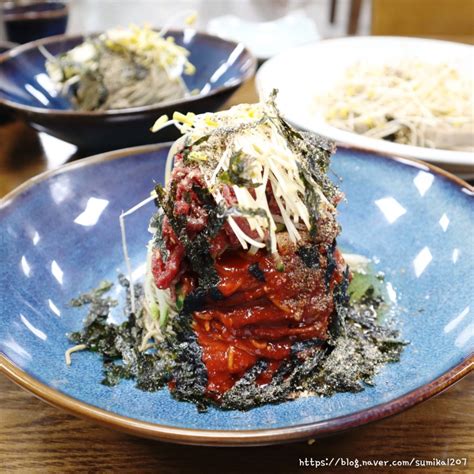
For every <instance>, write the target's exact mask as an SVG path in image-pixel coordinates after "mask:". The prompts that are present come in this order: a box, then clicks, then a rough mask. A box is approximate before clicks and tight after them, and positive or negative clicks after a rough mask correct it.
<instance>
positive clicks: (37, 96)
mask: <svg viewBox="0 0 474 474" xmlns="http://www.w3.org/2000/svg"><path fill="white" fill-rule="evenodd" d="M167 35H168V36H172V37H174V38H175V41H176V43H177V44H179V45H182V46H184V47H185V48H186V49H188V50H189V52H190V56H189V60H190V61H191V62H192V63H193V64H194V65H195V66H196V73H195V74H193V75H191V76H186V75H185V76H184V77H183V79H184V81H185V82H186V85H187V86H188V88H189V90H194V89H197V90H199V91H200V94H198V95H196V96H192V97H187V98H184V99H178V100H173V101H166V102H161V103H158V104H155V105H149V106H144V107H133V108H129V109H120V110H108V111H93V112H82V111H77V110H73V107H72V105H71V104H70V102H69V101H68V100H67V99H66V98H64V97H61V96H58V95H57V94H56V92H55V88H54V86H53V84H52V82H51V80H50V79H49V77H48V75H47V74H46V71H45V57H44V55H43V53H42V52H41V51H40V49H39V47H40V46H43V47H45V48H46V49H47V50H48V51H49V52H50V53H51V54H53V55H58V54H60V53H62V52H65V51H69V50H70V49H72V48H73V47H75V46H77V45H78V44H80V43H82V42H83V41H84V36H82V35H76V36H69V35H59V36H53V37H51V38H45V39H42V40H38V41H33V42H31V43H28V44H26V45H23V46H19V47H17V48H14V49H12V50H11V51H9V52H8V53H6V54H5V55H4V56H2V57H1V58H0V106H1V105H2V104H3V105H4V106H6V107H8V108H10V109H11V110H12V111H14V112H15V113H17V114H19V115H20V116H22V117H23V118H24V119H25V120H26V121H28V122H29V123H30V124H31V125H32V126H33V127H34V128H36V129H37V130H39V131H43V132H47V133H49V134H50V135H53V136H55V137H57V138H60V139H62V140H65V141H67V142H70V143H72V144H74V145H76V146H78V147H79V148H81V149H82V150H95V151H97V150H99V151H104V150H112V149H118V148H123V147H127V146H132V145H142V144H145V143H156V142H157V141H163V139H165V138H167V135H166V132H168V134H169V130H168V129H167V130H166V131H163V132H160V133H158V134H153V133H151V132H150V127H151V126H152V125H153V123H154V122H155V120H156V119H157V118H158V117H159V116H160V115H162V114H168V115H169V116H171V115H173V112H175V111H179V112H184V113H186V112H195V113H202V112H212V111H215V110H217V108H218V107H219V106H220V105H221V104H222V103H223V102H224V101H225V100H226V99H227V98H228V97H229V96H230V95H231V94H232V92H234V91H235V90H236V89H237V87H239V86H240V85H241V84H242V83H243V82H244V81H245V80H246V79H248V78H249V77H251V76H253V74H254V73H255V69H256V60H255V58H254V57H253V56H252V55H251V54H250V53H249V51H248V50H247V49H245V48H244V47H243V46H242V45H241V44H237V43H233V42H231V41H226V40H223V39H221V38H218V37H216V36H211V35H208V34H205V33H198V32H196V31H194V30H184V31H177V30H176V31H169V32H168V34H167ZM171 138H173V137H171ZM167 139H170V137H168V138H167Z"/></svg>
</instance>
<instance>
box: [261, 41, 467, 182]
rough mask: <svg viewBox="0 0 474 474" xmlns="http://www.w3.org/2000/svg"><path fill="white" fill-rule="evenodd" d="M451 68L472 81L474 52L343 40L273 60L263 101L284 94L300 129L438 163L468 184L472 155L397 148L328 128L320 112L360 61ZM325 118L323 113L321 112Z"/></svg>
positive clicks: (285, 108) (440, 45)
mask: <svg viewBox="0 0 474 474" xmlns="http://www.w3.org/2000/svg"><path fill="white" fill-rule="evenodd" d="M412 57H415V58H418V59H420V60H422V61H424V62H433V63H443V62H448V63H450V64H452V65H453V66H455V67H456V68H458V69H459V71H460V72H462V73H463V74H465V75H469V76H470V75H471V74H472V72H471V69H472V63H473V61H474V49H473V47H472V46H469V45H463V44H459V43H450V42H447V41H438V40H428V39H420V38H402V37H375V36H374V37H355V38H339V39H332V40H327V41H321V42H319V43H313V44H308V45H305V46H301V47H298V48H294V49H292V50H288V51H285V52H283V53H282V54H280V55H278V56H276V57H274V58H272V59H271V60H269V61H268V62H267V63H265V64H264V65H263V66H262V67H261V68H260V69H259V71H258V74H257V89H258V93H259V96H260V98H263V97H266V96H267V95H268V93H269V92H270V91H271V89H272V88H273V87H276V88H278V89H279V90H280V94H279V96H278V104H279V107H280V109H281V111H282V113H283V114H284V115H285V116H286V118H287V119H288V120H289V121H290V122H291V123H292V124H294V125H296V126H297V127H299V128H303V129H307V130H312V131H315V132H317V133H320V134H322V135H325V136H327V137H330V138H332V139H334V140H336V141H337V142H338V143H340V144H345V145H349V146H356V147H360V148H365V149H368V150H373V151H377V152H382V153H388V154H393V155H397V156H403V157H407V158H417V159H421V160H425V161H428V162H432V163H436V164H438V165H439V166H443V167H444V168H446V169H448V170H450V171H452V172H454V173H456V174H460V175H462V176H463V177H465V178H472V177H474V157H473V154H472V153H468V152H458V151H446V150H436V149H430V148H422V147H415V146H409V145H401V144H398V143H391V142H389V141H385V140H379V139H373V138H368V137H364V136H362V135H358V134H355V133H351V132H347V131H344V130H339V129H337V128H335V127H333V126H331V125H329V124H327V123H326V121H325V120H324V118H323V117H322V115H321V114H320V113H318V110H317V109H316V108H315V107H314V104H315V100H314V98H315V96H316V95H323V94H324V93H325V91H328V90H330V89H332V88H333V87H334V86H335V84H336V82H337V81H338V80H339V79H341V78H342V77H343V76H344V72H345V71H346V69H347V68H348V67H349V66H351V65H353V64H354V63H355V62H357V61H359V60H363V61H367V62H368V63H369V64H370V63H374V64H388V63H389V62H390V61H391V60H393V61H397V60H399V59H401V58H412ZM319 112H320V111H319Z"/></svg>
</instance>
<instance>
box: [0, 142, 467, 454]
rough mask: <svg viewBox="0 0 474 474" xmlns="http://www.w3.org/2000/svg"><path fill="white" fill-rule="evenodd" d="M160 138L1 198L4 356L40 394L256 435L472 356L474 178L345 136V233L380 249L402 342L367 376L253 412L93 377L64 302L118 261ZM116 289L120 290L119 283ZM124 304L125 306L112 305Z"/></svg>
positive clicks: (397, 391)
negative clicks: (360, 147)
mask: <svg viewBox="0 0 474 474" xmlns="http://www.w3.org/2000/svg"><path fill="white" fill-rule="evenodd" d="M167 152H168V147H167V146H161V147H160V146H149V147H141V148H135V149H129V150H122V151H119V152H114V153H109V154H104V155H101V156H98V157H95V158H91V159H88V160H84V161H82V162H77V163H73V164H70V165H68V166H65V167H63V168H61V169H59V170H57V171H53V172H47V173H46V174H43V175H40V176H39V177H37V178H34V179H32V180H30V181H29V182H27V183H26V184H25V185H23V186H21V187H20V188H18V189H17V190H16V191H14V192H13V193H11V194H10V195H9V196H7V197H6V198H5V199H4V200H3V201H2V202H1V208H0V225H1V229H2V246H1V249H0V260H1V261H2V262H3V265H2V288H3V289H2V293H1V298H2V300H1V303H2V312H1V315H0V368H1V369H2V370H3V371H4V372H5V373H6V375H7V376H9V377H10V378H12V379H13V380H14V381H16V382H17V383H19V384H20V385H22V386H23V387H25V388H27V389H28V390H30V391H32V392H33V393H35V394H36V395H38V396H40V397H42V398H43V399H45V400H47V401H49V402H51V403H53V404H56V405H58V406H60V407H62V408H65V409H68V410H70V411H72V412H74V413H77V414H80V415H84V416H87V417H89V418H92V419H94V420H96V421H99V422H102V423H106V424H108V425H110V426H113V427H116V428H119V429H122V430H126V431H128V432H131V433H134V434H139V435H143V436H148V437H154V438H159V439H165V440H171V441H176V442H182V443H194V444H199V443H201V444H214V445H235V444H264V443H272V442H281V441H288V440H295V439H301V438H304V437H310V436H318V435H321V434H327V433H331V432H334V431H337V430H341V429H345V428H349V427H353V426H357V425H360V424H363V423H366V422H368V421H372V420H375V419H379V418H382V417H385V416H388V415H390V414H393V413H397V412H399V411H401V410H403V409H405V408H407V407H409V406H412V405H414V404H416V403H418V402H420V401H422V400H424V399H426V398H428V397H430V396H432V395H434V394H436V393H438V392H439V391H441V390H442V389H444V388H446V387H447V386H449V385H451V384H452V383H454V382H455V381H456V380H458V379H459V378H461V377H462V376H463V375H465V374H467V373H468V372H469V371H470V370H471V369H472V366H473V357H472V353H473V349H474V323H473V318H472V314H473V311H474V301H473V295H474V279H473V278H472V270H473V268H474V248H473V245H472V239H469V238H468V236H471V237H472V235H473V230H474V229H473V223H474V206H473V191H472V189H468V187H467V185H466V184H464V183H463V182H461V181H459V180H457V179H456V178H454V177H452V176H449V175H446V174H442V172H440V171H438V170H435V169H433V168H430V167H428V166H426V165H423V164H419V163H416V162H412V161H407V160H403V159H394V158H388V157H382V156H380V155H374V154H372V153H366V152H359V151H353V150H348V149H340V150H339V151H338V152H337V154H336V157H335V159H334V162H333V170H334V172H335V173H336V174H337V175H338V176H340V177H341V178H342V179H343V181H342V184H341V187H342V190H343V191H344V192H345V194H346V197H347V203H344V204H342V205H341V206H340V222H341V224H342V228H343V231H342V235H341V237H340V239H339V243H340V245H341V246H342V247H343V248H345V249H346V250H348V251H352V252H357V253H360V254H363V255H366V256H368V257H370V258H374V259H375V261H376V262H377V263H376V268H377V269H378V270H381V271H384V272H385V274H386V279H387V281H389V282H390V283H391V284H392V286H393V288H394V290H395V292H396V293H397V297H398V306H399V308H400V315H399V327H400V329H401V332H402V336H403V338H405V339H408V340H409V341H410V345H409V346H407V348H406V349H405V351H404V352H403V354H402V359H401V362H400V363H397V364H390V365H387V366H386V367H385V368H384V369H383V370H382V371H381V372H380V373H379V374H378V375H377V376H376V379H375V386H374V387H367V388H366V389H365V390H364V391H362V392H360V393H357V394H352V393H344V394H337V395H334V396H332V397H330V398H319V397H307V398H300V399H298V400H296V401H291V402H286V403H282V404H280V405H271V406H263V407H260V408H256V409H253V410H251V411H249V412H238V411H227V412H223V411H219V410H217V409H210V410H209V411H208V412H207V413H204V414H201V413H198V412H197V410H196V407H195V406H194V405H192V404H189V403H184V402H178V401H175V400H173V399H172V398H171V397H170V395H169V393H168V391H167V390H162V391H160V392H156V393H146V392H141V391H139V390H138V389H136V388H134V384H133V382H131V381H126V382H122V383H121V384H120V385H118V386H117V387H115V388H108V387H105V386H103V385H101V384H100V380H101V362H100V360H99V357H98V356H97V355H96V354H93V353H88V352H82V353H77V354H74V360H73V365H72V366H71V367H67V366H66V365H65V363H64V351H65V350H66V349H67V348H68V347H69V344H68V341H67V339H66V333H68V332H70V331H74V330H77V329H79V328H80V327H81V319H82V317H83V316H82V314H81V311H80V309H77V308H71V307H69V306H68V302H69V301H70V299H71V298H72V297H74V296H77V295H78V294H79V293H81V292H83V291H85V290H89V289H91V288H93V287H96V286H97V284H98V283H99V282H100V281H101V280H103V279H110V280H114V279H115V276H116V274H117V271H118V270H122V271H124V264H123V260H122V251H121V245H120V233H119V223H118V215H119V213H120V212H121V211H122V210H124V209H128V208H130V207H131V206H133V205H134V204H135V203H137V202H138V201H141V200H142V199H143V198H145V197H146V196H147V195H148V192H149V190H150V189H151V188H152V187H153V184H154V180H156V181H162V179H163V171H164V163H165V157H166V155H167ZM152 212H153V206H152V205H150V206H149V207H145V208H142V209H141V210H140V211H139V212H137V213H136V214H133V215H132V216H131V217H130V218H129V220H128V222H127V224H128V229H129V231H128V234H129V235H128V237H129V238H128V240H129V251H130V253H131V258H132V264H133V268H134V269H135V273H136V275H137V276H138V275H140V273H141V272H143V263H144V261H145V252H146V249H145V244H146V242H147V240H148V238H149V235H148V233H147V225H148V220H149V218H150V216H151V215H152ZM113 296H116V297H118V298H123V294H122V292H121V290H119V289H117V290H116V294H114V295H113ZM114 317H115V318H117V319H119V318H120V317H121V314H120V310H117V313H116V314H115V315H114Z"/></svg>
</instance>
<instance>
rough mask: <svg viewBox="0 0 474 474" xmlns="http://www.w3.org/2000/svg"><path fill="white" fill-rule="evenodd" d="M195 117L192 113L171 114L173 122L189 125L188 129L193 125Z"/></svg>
mask: <svg viewBox="0 0 474 474" xmlns="http://www.w3.org/2000/svg"><path fill="white" fill-rule="evenodd" d="M195 117H196V114H193V113H192V112H188V113H187V114H186V115H184V114H182V113H181V112H174V113H173V120H176V121H177V122H181V123H183V124H186V125H189V126H190V127H192V126H193V125H194V118H195Z"/></svg>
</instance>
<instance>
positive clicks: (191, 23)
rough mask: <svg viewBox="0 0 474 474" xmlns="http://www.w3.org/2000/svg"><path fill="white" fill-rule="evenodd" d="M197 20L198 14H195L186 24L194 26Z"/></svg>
mask: <svg viewBox="0 0 474 474" xmlns="http://www.w3.org/2000/svg"><path fill="white" fill-rule="evenodd" d="M196 19H197V12H193V13H191V14H190V15H189V16H188V17H186V19H185V20H184V22H185V23H186V25H194V23H196Z"/></svg>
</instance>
